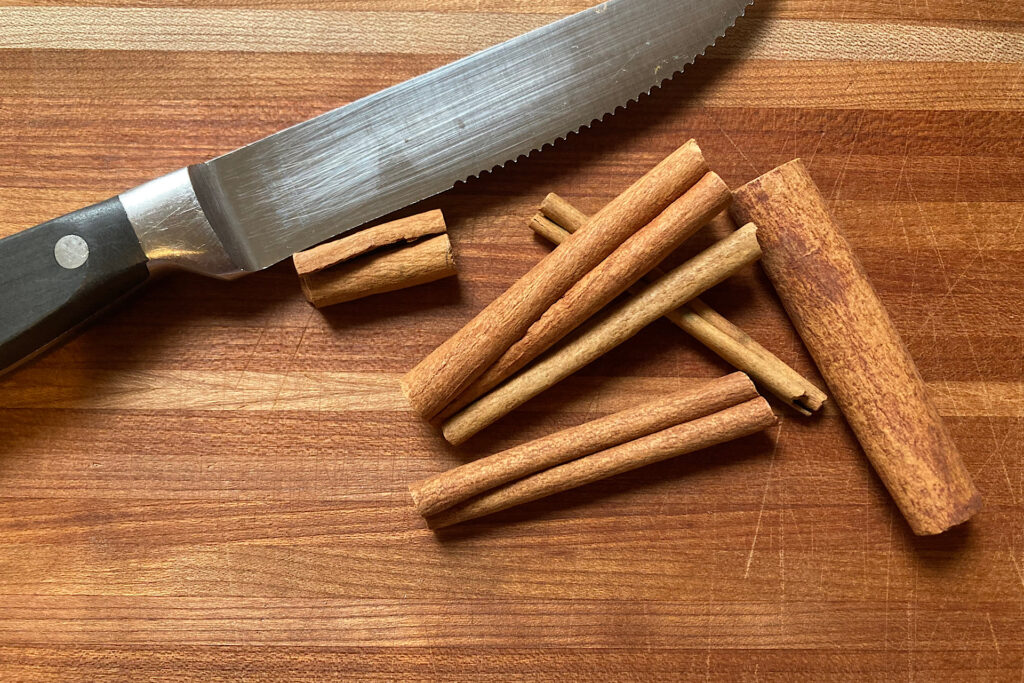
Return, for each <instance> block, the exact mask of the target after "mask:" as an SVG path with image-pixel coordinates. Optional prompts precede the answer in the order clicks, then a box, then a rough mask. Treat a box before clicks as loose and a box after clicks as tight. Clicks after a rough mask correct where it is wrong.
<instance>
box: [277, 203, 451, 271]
mask: <svg viewBox="0 0 1024 683" xmlns="http://www.w3.org/2000/svg"><path fill="white" fill-rule="evenodd" d="M446 230H447V228H446V227H445V224H444V214H442V213H441V210H440V209H434V210H433V211H426V212H424V213H420V214H416V215H415V216H409V217H407V218H399V219H398V220H394V221H390V222H388V223H383V224H381V225H375V226H373V227H372V228H366V229H365V230H360V231H359V232H356V233H352V234H351V235H347V236H345V237H342V238H341V239H336V240H332V241H330V242H327V243H326V244H321V245H320V246H317V247H313V248H312V249H306V250H305V251H300V252H299V253H297V254H295V255H294V256H292V262H293V263H294V264H295V270H296V272H298V274H299V275H300V276H303V275H309V274H310V273H317V272H319V271H321V270H326V269H327V268H331V267H333V266H336V265H338V264H339V263H342V262H344V261H351V260H352V259H354V258H355V257H357V256H361V255H362V254H368V253H369V252H371V251H375V250H377V249H381V248H382V247H386V246H389V245H392V244H398V243H399V242H415V241H416V240H418V239H420V238H423V237H426V236H428V235H443V234H444V233H445V232H446Z"/></svg>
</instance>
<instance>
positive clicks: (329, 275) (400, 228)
mask: <svg viewBox="0 0 1024 683" xmlns="http://www.w3.org/2000/svg"><path fill="white" fill-rule="evenodd" d="M445 230H446V228H445V224H444V216H443V215H442V214H441V211H440V210H436V209H435V210H434V211H427V212H425V213H421V214H417V215H415V216H409V217H408V218H400V219H398V220H395V221H391V222H389V223H383V224H381V225H376V226H374V227H372V228H366V229H365V230H360V231H359V232H357V233H354V234H352V235H348V236H346V237H342V238H341V239H337V240H333V241H331V242H328V243H326V244H321V245H320V246H317V247H313V248H312V249H307V250H305V251H300V252H299V253H297V254H294V255H293V256H292V262H293V263H294V265H295V272H297V273H298V274H299V283H300V284H301V285H302V292H303V294H305V296H306V299H307V300H309V302H310V303H311V304H313V305H314V306H316V307H317V308H322V307H324V306H331V305H333V304H339V303H342V302H344V301H351V300H353V299H359V298H361V297H364V296H370V295H371V294H380V293H382V292H390V291H393V290H396V289H403V288H405V287H412V286H414V285H421V284H425V283H427V282H433V281H434V280H439V279H441V278H443V277H448V276H450V275H455V259H454V258H453V257H452V250H451V243H450V242H449V241H448V235H446V234H445ZM432 235H436V237H431V236H432ZM410 242H411V243H412V244H411V245H410V246H408V247H405V246H404V245H405V244H406V243H410ZM399 246H402V247H403V248H399Z"/></svg>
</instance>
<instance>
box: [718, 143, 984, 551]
mask: <svg viewBox="0 0 1024 683" xmlns="http://www.w3.org/2000/svg"><path fill="white" fill-rule="evenodd" d="M733 215H734V216H735V217H736V218H737V219H738V220H753V221H757V224H758V226H759V228H760V229H759V231H758V239H759V240H760V242H761V245H762V247H763V249H764V261H763V263H764V269H765V272H766V273H768V277H769V279H770V280H771V281H772V284H773V285H774V286H775V289H776V291H777V292H778V294H779V298H780V299H781V300H782V303H783V305H784V306H785V308H786V311H787V313H789V317H790V319H791V320H792V321H793V325H794V326H795V327H796V329H797V332H799V333H800V336H801V338H802V339H803V341H804V343H805V344H806V346H807V349H808V350H809V351H810V353H811V355H812V356H813V357H814V361H815V363H817V365H818V369H819V370H821V374H822V375H823V376H824V377H825V381H826V382H827V383H828V386H829V387H830V388H831V390H832V393H833V394H834V395H835V397H836V402H837V403H838V405H839V408H840V409H841V410H842V413H843V415H844V416H845V417H846V419H847V421H848V422H849V423H850V427H851V428H852V429H853V432H854V434H856V436H857V440H858V441H860V444H861V446H862V447H863V448H864V452H865V453H866V454H867V456H868V458H869V459H870V460H871V463H872V464H873V465H874V467H875V470H876V471H877V472H878V474H879V476H880V477H881V478H882V481H883V482H884V483H885V485H886V487H887V488H888V489H889V492H890V493H891V494H892V497H893V498H894V499H895V501H896V504H897V505H898V506H899V508H900V510H901V511H902V513H903V516H904V517H906V519H907V521H908V522H909V523H910V527H911V528H912V529H913V531H914V533H916V534H920V535H925V534H937V533H940V532H942V531H944V530H946V529H948V528H950V527H951V526H954V525H956V524H960V523H961V522H964V521H966V520H967V519H968V518H970V517H971V515H973V514H974V513H975V512H977V511H978V509H979V508H980V507H981V496H980V495H979V494H978V491H977V489H975V487H974V484H973V482H972V481H971V477H970V474H969V473H968V471H967V468H966V467H964V464H963V461H962V460H961V458H960V454H959V453H958V451H957V449H956V446H955V445H954V443H953V440H952V439H951V438H950V436H949V432H948V431H947V430H946V428H945V426H944V425H943V424H942V420H941V419H940V418H939V414H938V411H937V410H936V409H935V406H934V404H933V403H932V402H931V399H930V398H929V396H928V392H927V389H926V388H925V385H924V382H923V381H922V380H921V375H920V374H919V373H918V371H917V367H916V366H915V365H914V361H913V359H911V357H910V354H909V353H908V352H907V348H906V346H904V344H903V341H902V340H901V339H900V336H899V334H898V333H897V331H896V328H895V326H894V325H893V323H892V320H890V318H889V315H888V313H887V312H886V310H885V307H884V306H883V305H882V302H881V301H880V300H879V298H878V295H877V294H876V293H875V290H874V288H873V287H872V286H871V283H870V282H869V281H868V278H867V275H866V273H865V272H864V268H863V267H862V266H861V264H860V261H858V259H857V257H856V255H855V254H854V253H853V251H852V250H851V249H850V245H849V244H848V243H847V242H846V240H845V239H844V238H843V236H842V234H841V233H840V231H839V228H838V227H837V226H836V224H835V222H834V221H833V219H832V217H831V216H830V215H829V212H828V209H827V207H826V205H825V200H824V199H823V198H822V196H821V194H820V193H819V192H818V188H817V187H816V186H815V184H814V181H813V180H812V179H811V176H810V174H809V173H808V172H807V169H806V168H805V167H804V165H803V162H801V161H800V160H799V159H797V160H795V161H791V162H789V163H787V164H785V165H783V166H780V167H778V168H776V169H774V170H772V171H769V172H768V173H766V174H765V175H763V176H761V177H759V178H757V179H755V180H753V181H751V182H750V183H747V184H746V185H744V186H743V187H741V188H740V189H739V190H737V191H736V193H735V204H734V205H733Z"/></svg>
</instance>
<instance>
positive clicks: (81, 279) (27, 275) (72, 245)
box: [0, 197, 149, 372]
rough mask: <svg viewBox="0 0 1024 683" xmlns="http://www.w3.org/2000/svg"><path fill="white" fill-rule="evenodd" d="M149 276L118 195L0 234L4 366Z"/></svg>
mask: <svg viewBox="0 0 1024 683" xmlns="http://www.w3.org/2000/svg"><path fill="white" fill-rule="evenodd" d="M148 277H149V268H148V267H147V266H146V255H145V253H144V252H143V251H142V247H141V246H139V240H138V238H137V237H136V236H135V231H134V230H133V229H132V224H131V223H130V222H129V220H128V216H127V214H126V213H125V211H124V207H123V206H122V205H121V201H120V200H119V199H118V198H117V197H113V198H111V199H107V200H106V201H102V202H99V203H98V204H93V205H92V206H87V207H85V208H84V209H79V210H77V211H72V212H71V213H69V214H66V215H64V216H60V217H59V218H54V219H53V220H49V221H46V222H45V223H40V224H39V225H37V226H35V227H34V228H29V229H28V230H25V231H24V232H20V233H16V234H14V235H11V236H10V237H7V238H5V239H2V240H0V372H3V371H4V370H6V369H9V368H11V367H13V366H15V365H17V364H18V363H20V362H21V361H22V360H24V359H26V358H27V357H29V356H31V355H32V354H34V353H35V352H37V351H39V350H41V349H43V348H45V347H47V346H49V345H50V344H51V343H52V342H54V341H56V340H57V339H58V338H59V337H60V336H61V335H63V334H64V333H66V332H69V331H71V330H72V329H74V328H75V327H77V326H78V325H80V324H81V323H83V322H85V321H86V320H88V319H89V318H90V317H92V316H93V315H94V314H96V313H98V312H99V311H101V310H102V309H103V308H105V307H106V306H108V305H109V304H111V303H113V302H114V301H116V300H117V299H119V298H120V297H121V296H123V295H124V294H127V293H128V292H130V291H131V290H133V289H135V288H136V287H138V286H139V285H141V284H142V283H143V282H145V281H146V279H147V278H148Z"/></svg>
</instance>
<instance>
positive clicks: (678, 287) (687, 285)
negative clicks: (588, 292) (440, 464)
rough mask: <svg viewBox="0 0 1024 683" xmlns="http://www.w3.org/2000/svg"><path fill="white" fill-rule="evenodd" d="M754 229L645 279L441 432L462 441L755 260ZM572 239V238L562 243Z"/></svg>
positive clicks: (747, 227) (447, 423)
mask: <svg viewBox="0 0 1024 683" xmlns="http://www.w3.org/2000/svg"><path fill="white" fill-rule="evenodd" d="M755 233H756V228H755V227H754V226H753V225H745V226H743V227H742V228H740V229H739V230H737V231H736V232H734V233H733V234H732V235H730V236H729V237H727V238H725V239H723V240H721V241H719V242H718V243H716V244H714V245H712V246H711V247H709V248H708V249H705V250H704V251H703V252H701V253H700V254H698V255H697V256H695V257H693V258H692V259H690V260H689V261H687V262H686V263H684V264H682V265H681V266H679V267H678V268H675V269H674V270H672V271H670V272H668V273H666V274H665V275H663V276H662V277H661V278H659V279H658V280H656V281H655V282H654V283H652V284H650V285H647V286H646V287H645V288H644V289H643V290H642V291H641V292H640V293H639V294H638V295H637V296H635V297H633V298H632V299H630V300H629V301H626V302H624V303H622V304H620V305H618V306H615V307H613V308H612V309H610V310H608V311H607V312H605V313H602V314H601V315H600V316H599V317H597V318H596V319H595V320H593V321H592V322H590V323H588V324H587V325H586V326H585V327H584V328H581V329H580V330H579V332H578V334H574V335H573V336H572V337H571V338H569V340H568V341H566V342H565V343H564V344H563V345H561V346H560V347H558V348H556V349H553V350H552V351H551V352H550V353H548V354H546V355H545V356H543V357H542V358H540V359H538V360H537V361H536V362H535V363H534V364H533V365H531V366H530V367H528V368H526V369H524V370H523V371H521V372H520V373H519V374H517V375H514V376H512V377H511V378H510V379H508V380H507V381H506V382H505V383H504V384H502V385H500V386H498V387H497V388H496V389H494V390H493V391H491V392H490V393H489V394H486V395H484V396H483V397H481V398H480V399H478V400H477V401H475V402H474V403H471V404H470V405H469V406H467V407H466V408H464V409H463V410H462V411H460V412H459V413H457V414H456V415H454V416H452V417H451V418H449V419H448V420H447V421H445V422H444V424H443V425H442V427H441V430H442V433H443V434H444V438H445V439H447V440H448V441H449V442H450V443H452V444H460V443H462V442H463V441H465V440H466V439H468V438H469V437H471V436H472V435H474V434H476V433H477V432H478V431H480V430H481V429H483V428H484V427H486V426H487V425H489V424H491V423H492V422H494V421H495V420H497V419H498V418H500V417H501V416H503V415H505V414H506V413H508V412H510V411H511V410H513V409H515V408H517V407H519V406H520V405H522V404H523V403H525V402H526V401H528V400H529V399H531V398H533V397H534V396H536V395H537V394H539V393H541V392H542V391H544V390H545V389H547V388H548V387H550V386H551V385H553V384H555V383H556V382H558V381H559V380H561V379H564V378H565V377H568V376H569V375H571V374H572V373H574V372H576V371H577V370H579V369H580V368H582V367H583V366H584V365H586V364H588V363H590V362H591V361H593V360H595V359H597V358H599V357H600V356H602V355H603V354H605V353H607V352H608V351H610V350H611V349H613V348H615V347H616V346H618V345H619V344H621V343H622V342H624V341H626V340H627V339H629V338H630V337H632V336H633V335H635V334H636V333H637V332H639V331H640V330H642V329H643V328H644V327H646V326H647V325H648V324H649V323H651V322H653V321H654V320H657V319H658V318H659V317H661V316H662V315H664V314H665V313H666V312H668V311H670V310H672V309H673V308H678V307H679V306H681V305H682V304H684V303H686V302H687V301H689V300H690V299H692V298H693V297H694V296H696V295H697V294H699V293H701V292H703V291H704V290H705V289H708V288H709V287H712V286H714V285H716V284H718V283H719V282H721V281H722V280H724V279H725V278H727V277H728V276H729V275H731V274H733V273H734V272H736V271H737V270H739V268H741V267H742V266H744V265H746V264H748V263H752V262H753V261H756V260H757V258H758V256H759V255H760V249H759V247H758V246H757V237H756V235H755ZM573 239H575V237H573ZM571 243H572V239H570V240H569V242H567V243H566V244H571ZM556 251H557V250H556Z"/></svg>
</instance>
